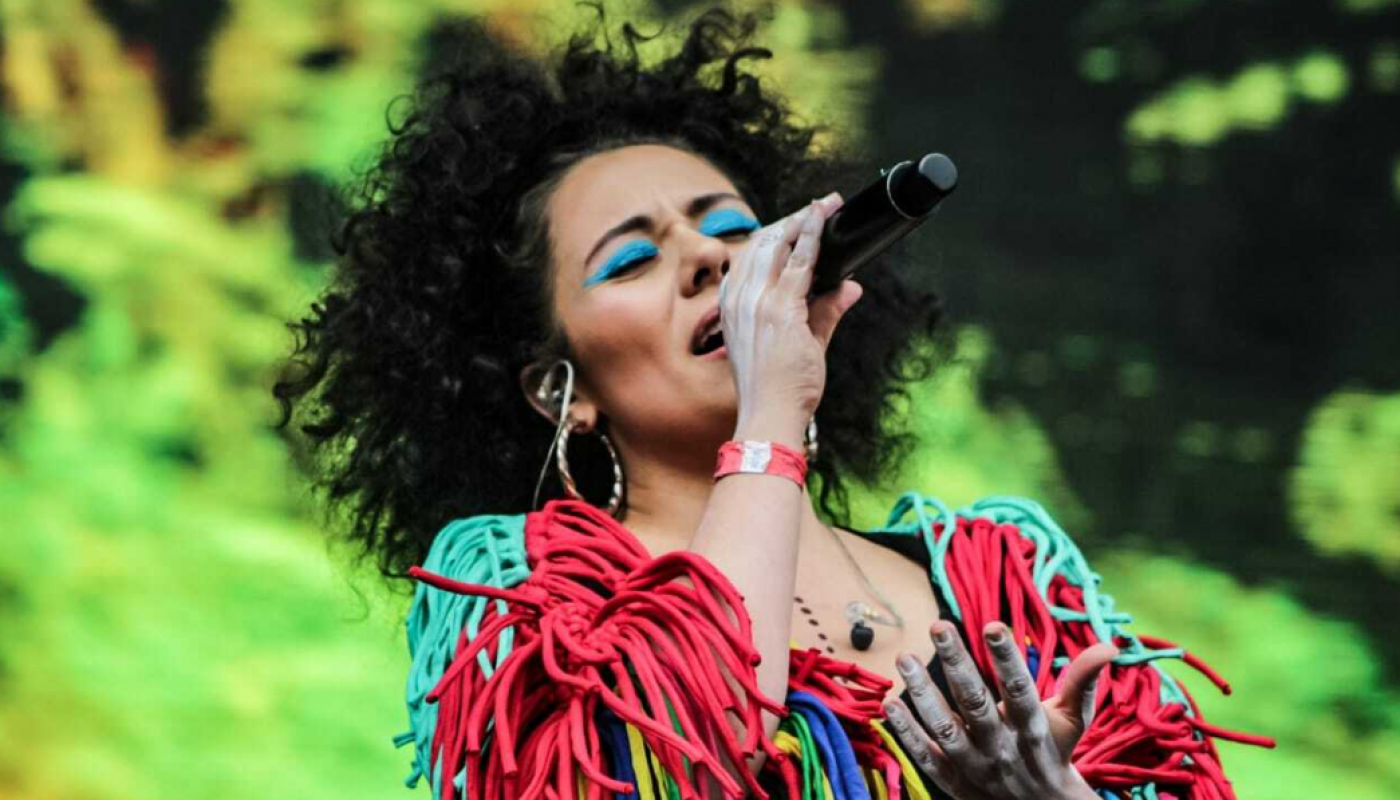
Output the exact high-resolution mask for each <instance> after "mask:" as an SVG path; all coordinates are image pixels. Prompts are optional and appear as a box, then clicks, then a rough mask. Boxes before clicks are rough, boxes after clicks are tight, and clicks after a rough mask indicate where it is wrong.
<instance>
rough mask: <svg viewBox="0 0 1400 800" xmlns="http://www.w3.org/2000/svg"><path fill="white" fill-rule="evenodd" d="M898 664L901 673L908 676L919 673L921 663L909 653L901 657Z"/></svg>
mask: <svg viewBox="0 0 1400 800" xmlns="http://www.w3.org/2000/svg"><path fill="white" fill-rule="evenodd" d="M898 663H899V671H900V672H902V673H904V674H906V675H913V674H915V673H916V672H918V671H919V662H918V661H915V660H914V657H913V656H911V655H909V654H908V653H904V654H902V655H900V657H899V662H898Z"/></svg>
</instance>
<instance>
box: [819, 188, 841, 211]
mask: <svg viewBox="0 0 1400 800" xmlns="http://www.w3.org/2000/svg"><path fill="white" fill-rule="evenodd" d="M845 202H846V201H845V200H844V199H842V197H841V193H840V192H832V193H831V194H829V195H827V196H826V197H823V198H822V199H820V200H818V201H817V205H818V206H820V207H821V210H822V216H825V217H829V216H831V215H832V214H835V213H836V211H837V210H838V209H840V208H841V206H842V205H844V204H845Z"/></svg>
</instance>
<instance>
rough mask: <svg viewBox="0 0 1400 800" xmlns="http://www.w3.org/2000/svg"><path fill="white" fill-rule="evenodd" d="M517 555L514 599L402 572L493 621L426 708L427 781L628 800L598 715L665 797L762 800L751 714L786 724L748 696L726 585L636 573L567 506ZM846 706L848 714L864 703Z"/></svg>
mask: <svg viewBox="0 0 1400 800" xmlns="http://www.w3.org/2000/svg"><path fill="white" fill-rule="evenodd" d="M524 539H525V545H526V549H527V550H528V553H529V561H530V563H531V564H532V565H533V569H532V570H531V572H530V574H529V576H528V577H527V578H525V579H524V581H522V582H521V583H520V585H519V586H518V587H516V588H510V589H504V588H500V587H499V585H497V586H491V585H484V584H480V583H467V582H462V581H457V580H454V579H451V578H448V577H446V576H444V575H441V574H436V573H434V572H431V571H429V570H426V569H420V568H417V567H414V568H413V569H411V570H410V571H409V574H410V575H412V576H413V577H415V578H417V579H418V580H420V581H422V582H423V583H424V584H427V585H429V586H432V587H434V588H436V589H440V590H442V591H444V592H449V593H453V594H460V595H466V596H471V597H475V598H479V599H480V598H484V599H489V600H501V601H505V606H506V608H507V610H506V611H504V612H502V611H501V610H500V609H499V607H498V606H496V605H489V606H487V607H486V608H485V610H484V613H483V615H482V618H481V624H480V628H479V630H478V631H477V633H476V635H475V636H471V637H468V636H465V635H464V636H463V637H462V638H461V640H460V641H459V646H458V649H457V652H456V653H455V655H454V657H453V659H452V662H451V664H450V666H448V667H447V668H446V669H445V670H444V671H443V673H442V678H441V680H440V681H439V682H438V683H437V685H436V686H435V687H434V688H433V690H432V691H431V692H430V693H429V695H428V697H427V699H428V701H429V702H436V703H437V705H438V718H437V725H436V731H435V733H434V736H433V741H432V748H431V753H432V758H433V761H435V762H437V763H438V764H439V771H440V774H442V775H456V774H457V773H458V771H459V770H463V769H464V770H465V786H466V789H467V792H466V793H467V794H468V795H469V796H470V797H472V798H484V799H487V800H506V798H511V800H513V799H514V798H518V797H541V796H542V797H546V798H551V799H553V800H565V798H571V797H574V796H575V793H576V792H577V791H578V787H579V785H580V783H579V778H580V777H582V778H583V779H585V781H584V785H586V787H587V788H586V796H587V797H588V800H596V799H597V798H601V797H603V795H604V793H605V792H607V793H614V792H618V793H630V792H633V791H634V790H635V789H636V787H635V786H634V784H633V783H632V782H628V781H622V780H618V779H616V778H614V777H612V776H610V775H609V774H608V767H607V764H606V759H605V757H604V751H605V747H604V745H603V743H602V742H600V739H599V735H598V728H597V725H596V719H597V716H598V714H599V713H601V712H602V710H603V709H606V710H607V711H608V712H610V713H612V714H613V715H615V716H616V717H617V718H618V719H620V720H621V721H622V722H623V723H625V724H628V725H632V726H635V727H636V728H637V729H638V730H639V731H640V733H641V735H642V737H643V739H644V740H645V742H646V745H647V748H648V749H649V750H650V751H651V752H652V753H653V754H654V755H655V757H656V759H657V760H658V761H659V762H660V764H661V766H662V768H663V770H664V772H665V773H666V774H667V775H668V776H669V777H670V779H671V780H673V781H675V785H676V787H677V789H678V792H679V795H680V797H682V798H685V799H686V800H690V798H699V797H701V796H709V793H710V791H711V789H712V788H718V790H719V791H720V792H721V793H722V794H724V795H725V796H726V797H739V796H742V795H744V794H746V793H750V794H753V795H756V796H759V797H766V794H765V793H764V792H763V790H762V789H761V788H760V787H759V785H758V782H757V780H756V779H755V778H754V776H753V775H752V774H751V772H750V771H749V770H748V769H746V768H745V767H744V762H745V760H746V759H747V758H749V757H750V756H752V755H754V754H755V753H756V752H758V751H759V749H760V748H761V749H762V750H763V752H764V753H765V754H767V755H768V756H769V757H770V758H775V757H778V756H779V751H778V749H777V747H776V746H775V745H774V743H773V742H772V741H770V740H769V739H768V738H767V737H766V736H764V734H763V725H762V719H761V714H762V712H764V711H768V712H771V713H775V714H779V715H782V714H785V713H786V710H785V709H784V708H783V706H781V705H779V704H778V703H776V702H774V701H772V700H770V699H768V698H766V697H764V696H762V694H761V693H760V692H759V690H758V686H757V683H756V673H755V671H754V667H755V666H756V665H757V664H758V662H759V654H758V652H757V651H756V650H755V649H754V648H753V645H752V631H751V625H750V621H749V618H748V614H747V612H746V611H745V609H744V606H743V602H742V600H741V598H740V597H739V596H738V594H737V592H736V591H735V590H734V588H733V587H732V586H731V585H730V584H729V582H728V581H727V580H726V579H725V578H724V577H723V576H722V575H720V574H719V573H718V571H716V570H715V568H714V567H713V566H712V565H710V564H709V563H708V562H707V561H705V560H704V559H702V558H699V557H698V556H694V555H692V554H689V553H671V554H668V555H665V556H662V557H660V558H655V559H652V558H649V557H648V555H647V553H646V551H645V550H644V549H643V548H642V546H641V544H640V543H639V542H638V541H637V540H636V539H635V538H634V537H633V536H632V535H631V534H630V533H628V532H627V531H626V530H625V529H623V528H622V527H621V526H620V525H618V524H617V523H616V522H615V521H614V520H612V519H611V518H610V517H607V516H606V515H604V514H603V513H602V512H600V511H598V510H597V509H593V508H592V507H591V506H587V505H585V504H581V503H572V502H568V501H559V502H554V503H550V504H548V505H547V506H546V507H545V508H544V510H543V511H541V512H538V513H536V514H531V515H529V516H528V517H527V518H526V525H525V536H524ZM507 632H513V637H514V642H513V652H512V653H511V656H510V658H509V659H506V660H505V661H504V662H503V663H497V664H495V672H494V674H492V673H490V672H488V670H487V669H485V668H484V664H483V660H482V658H481V656H482V655H483V654H486V655H488V656H489V655H496V656H499V654H500V653H501V651H502V649H503V642H502V639H503V637H504V636H506V634H507ZM490 661H491V659H490V658H488V659H487V662H488V663H489V662H490ZM847 691H848V694H849V692H850V690H847ZM848 700H849V702H850V704H851V708H852V709H856V708H859V709H861V710H864V708H865V706H863V705H862V703H865V702H867V699H866V698H865V697H864V696H861V695H858V694H849V697H848ZM731 720H732V721H734V722H735V723H736V724H735V725H731V724H730V721H731ZM488 745H489V746H488ZM731 768H733V769H731ZM437 788H438V793H439V794H438V796H439V797H441V798H443V800H454V798H456V797H458V795H459V792H460V791H461V787H459V786H457V785H456V781H443V783H442V785H441V786H440V787H437Z"/></svg>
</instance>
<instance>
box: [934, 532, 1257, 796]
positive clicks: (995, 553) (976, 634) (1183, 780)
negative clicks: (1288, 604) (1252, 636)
mask: <svg viewBox="0 0 1400 800" xmlns="http://www.w3.org/2000/svg"><path fill="white" fill-rule="evenodd" d="M944 528H945V526H944V525H943V524H942V523H938V524H935V525H934V536H935V539H941V538H942V535H943V531H944ZM1034 557H1035V544H1034V543H1033V542H1032V541H1031V540H1029V539H1026V538H1023V537H1022V536H1021V533H1020V529H1019V528H1018V527H1017V526H1015V525H1011V524H1004V523H1003V524H998V523H996V522H994V521H992V520H988V519H972V520H969V519H965V518H958V520H957V526H956V530H955V533H954V539H953V541H952V543H951V544H950V545H949V548H948V556H947V568H948V578H949V582H950V583H951V586H950V587H949V589H950V590H951V591H952V592H953V593H954V596H955V597H956V598H957V600H958V603H959V605H960V606H961V609H962V622H963V627H964V630H966V631H967V634H968V636H967V639H968V646H969V647H968V649H969V650H970V652H971V653H972V656H973V658H974V660H975V661H976V662H977V665H978V667H979V668H980V669H981V671H982V674H983V676H984V677H985V678H986V679H987V680H988V681H989V682H990V681H991V680H994V678H993V675H994V674H995V673H994V670H993V668H992V660H991V654H990V652H989V651H988V649H987V646H986V643H985V642H984V641H983V639H982V636H981V635H980V633H981V631H982V629H983V627H985V626H986V624H987V623H989V622H991V621H993V620H1000V619H1003V610H1005V611H1006V613H1007V614H1008V615H1009V617H1010V619H1009V620H1007V624H1008V625H1009V626H1010V628H1011V630H1012V631H1013V633H1014V634H1015V640H1016V642H1017V644H1018V645H1019V646H1020V647H1021V652H1022V655H1025V653H1026V650H1027V647H1028V645H1034V646H1035V648H1036V650H1037V652H1039V653H1041V654H1042V655H1041V658H1040V663H1039V665H1038V667H1037V670H1036V676H1035V678H1036V687H1037V689H1039V691H1040V696H1041V697H1042V698H1048V697H1050V696H1052V695H1053V694H1054V692H1055V690H1056V686H1055V677H1054V675H1052V673H1051V667H1052V662H1053V661H1054V659H1053V657H1052V656H1053V654H1055V653H1057V652H1063V653H1064V654H1065V655H1067V656H1069V658H1070V659H1073V658H1075V657H1076V656H1078V655H1079V654H1080V653H1081V652H1083V651H1084V650H1086V649H1088V648H1089V647H1091V646H1093V645H1094V644H1097V643H1098V637H1097V636H1096V635H1095V633H1094V631H1093V628H1092V627H1091V626H1090V625H1089V624H1088V623H1085V622H1066V623H1063V624H1062V625H1060V624H1057V623H1056V622H1055V620H1054V618H1053V617H1052V616H1051V615H1050V606H1052V605H1054V606H1060V607H1062V608H1068V609H1071V610H1074V611H1084V610H1085V607H1084V592H1083V590H1082V589H1080V588H1079V587H1077V586H1073V585H1071V584H1070V583H1069V582H1068V581H1067V580H1065V578H1064V577H1062V576H1056V577H1055V578H1054V579H1052V580H1051V582H1050V586H1049V592H1048V594H1049V596H1048V597H1047V598H1046V600H1045V601H1042V600H1041V598H1040V596H1039V594H1038V592H1037V591H1036V588H1035V584H1034V582H1033V581H1032V578H1031V570H1032V567H1033V564H1034ZM1047 601H1048V602H1047ZM1138 638H1139V640H1140V641H1141V642H1142V643H1143V644H1144V645H1145V646H1147V647H1149V648H1153V649H1162V648H1171V647H1173V645H1172V644H1171V643H1169V642H1165V641H1163V640H1160V639H1154V638H1152V637H1148V636H1140V637H1138ZM1115 644H1118V645H1119V646H1120V647H1126V646H1127V644H1128V642H1127V641H1121V642H1115ZM1183 660H1184V661H1185V662H1186V663H1187V664H1188V665H1190V666H1191V667H1193V668H1195V669H1197V670H1199V671H1200V672H1201V673H1202V674H1204V675H1205V676H1206V677H1207V678H1209V679H1210V680H1211V682H1213V683H1214V684H1215V685H1216V686H1218V687H1219V688H1220V689H1221V691H1223V692H1224V693H1226V694H1229V692H1230V686H1229V684H1228V683H1226V682H1225V680H1224V679H1223V678H1221V677H1220V676H1219V675H1218V674H1217V673H1216V672H1215V671H1214V670H1212V669H1211V668H1210V667H1209V666H1207V665H1206V664H1205V662H1203V661H1201V660H1200V659H1199V658H1197V657H1196V656H1194V655H1190V654H1188V655H1186V656H1185V657H1184V658H1183ZM1161 687H1162V675H1161V673H1160V672H1158V671H1157V669H1156V668H1154V667H1153V666H1151V665H1150V664H1147V663H1142V664H1134V665H1129V666H1119V665H1116V664H1110V665H1109V666H1108V667H1106V668H1105V669H1104V672H1103V673H1102V674H1101V675H1100V676H1099V681H1098V690H1097V696H1096V714H1095V716H1094V718H1093V720H1092V722H1091V723H1090V726H1089V729H1088V730H1087V731H1085V733H1084V736H1083V738H1081V739H1080V740H1079V744H1078V745H1077V746H1076V747H1075V750H1074V756H1073V758H1074V765H1075V767H1076V768H1077V769H1078V770H1079V772H1080V774H1082V775H1083V776H1084V778H1085V780H1087V781H1088V782H1089V784H1090V785H1092V786H1094V787H1095V788H1100V789H1115V790H1116V789H1129V788H1131V787H1133V786H1139V785H1141V784H1144V783H1149V782H1154V783H1156V784H1157V785H1158V789H1159V790H1162V789H1168V790H1171V791H1175V790H1176V789H1177V788H1178V787H1179V788H1180V790H1181V792H1182V794H1180V796H1183V797H1186V798H1189V799H1190V800H1227V799H1228V800H1234V798H1235V794H1234V791H1233V790H1232V789H1231V787H1230V782H1229V781H1228V780H1227V779H1226V778H1225V775H1224V773H1223V772H1222V771H1221V768H1220V756H1219V754H1218V753H1217V752H1216V749H1215V744H1214V742H1213V741H1212V739H1213V738H1222V739H1229V740H1232V741H1237V742H1244V743H1247V744H1255V745H1259V746H1263V747H1273V746H1274V740H1273V739H1270V738H1268V737H1264V736H1253V735H1250V734H1244V733H1236V732H1233V731H1226V730H1223V729H1220V728H1217V727H1215V726H1213V725H1209V724H1207V723H1206V722H1205V721H1204V720H1202V719H1201V718H1200V712H1199V710H1198V709H1197V708H1196V707H1195V702H1194V701H1192V700H1191V699H1190V696H1189V695H1186V697H1187V701H1188V702H1189V703H1190V704H1191V708H1190V712H1191V713H1190V714H1189V715H1188V714H1187V713H1186V712H1187V708H1186V707H1185V706H1183V705H1181V704H1178V703H1171V704H1168V705H1163V704H1162V703H1161V701H1160V698H1161ZM1182 693H1183V694H1185V689H1184V688H1183V689H1182ZM1188 756H1189V760H1188Z"/></svg>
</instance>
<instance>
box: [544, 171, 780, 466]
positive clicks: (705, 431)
mask: <svg viewBox="0 0 1400 800" xmlns="http://www.w3.org/2000/svg"><path fill="white" fill-rule="evenodd" d="M548 214H549V219H550V230H551V237H552V239H553V254H554V257H553V260H554V265H553V266H554V276H553V280H554V312H555V314H556V318H557V319H558V320H559V321H560V323H561V324H562V326H563V329H564V332H565V334H566V335H567V337H568V340H569V343H570V344H571V346H572V348H573V350H574V353H575V355H576V357H577V363H576V364H575V366H576V367H577V369H578V373H579V380H578V389H577V391H578V393H579V397H580V402H579V403H577V404H575V406H574V407H573V409H572V414H573V416H574V417H575V418H576V419H578V420H580V421H581V422H583V423H585V424H586V425H588V426H590V427H592V426H593V425H595V424H596V423H597V415H599V414H601V415H602V416H604V417H606V418H607V419H608V431H609V434H610V435H611V436H613V438H614V439H615V440H617V441H618V442H619V443H620V444H621V445H623V446H624V447H631V448H637V447H643V448H647V447H649V446H655V445H656V444H657V443H663V444H669V445H671V446H674V445H675V444H679V443H681V442H682V441H696V440H698V439H700V438H702V437H703V438H718V439H720V440H722V439H723V438H725V437H727V436H728V435H729V434H730V433H732V431H733V427H734V421H735V415H736V412H737V402H736V394H735V388H734V378H733V375H732V373H731V371H730V366H729V362H728V360H727V359H726V358H725V357H724V355H723V352H722V351H718V352H711V353H709V354H708V355H699V354H697V353H696V352H695V348H694V341H695V333H696V329H697V325H699V324H700V322H701V320H702V317H705V315H706V314H707V313H708V312H712V311H714V310H715V309H716V308H717V306H718V302H719V299H718V298H719V282H720V278H721V277H723V274H724V273H725V272H726V271H727V270H728V264H729V262H730V260H731V259H737V257H738V255H739V252H740V250H741V249H742V248H743V247H745V246H746V242H747V240H748V238H749V233H750V232H751V231H752V230H754V229H756V228H757V227H759V221H758V220H757V219H756V217H755V215H754V212H753V209H751V208H750V207H749V206H748V204H747V203H745V202H744V201H743V200H742V199H741V198H740V197H739V192H738V190H737V189H736V188H735V187H734V184H733V183H732V182H731V181H730V180H729V179H728V178H726V177H725V176H724V174H723V173H721V172H720V171H719V170H718V169H716V168H715V167H714V166H713V165H711V164H710V163H709V162H708V161H705V160H704V159H702V158H701V157H699V156H696V155H694V154H692V153H688V152H686V151H683V150H678V149H676V148H673V147H668V146H665V145H652V144H648V145H634V146H628V147H622V148H618V149H616V150H610V151H607V152H604V153H600V154H597V155H593V156H590V157H588V158H586V159H584V160H583V161H580V162H579V163H578V164H576V165H574V166H573V167H572V168H571V169H570V170H569V171H568V172H567V173H566V174H565V175H564V177H563V179H562V180H561V181H560V183H559V186H558V188H557V189H556V190H555V192H554V194H553V196H552V197H551V198H550V201H549V206H548ZM711 457H712V456H711Z"/></svg>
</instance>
